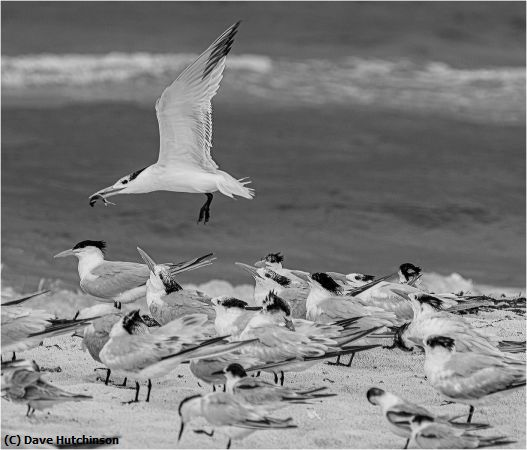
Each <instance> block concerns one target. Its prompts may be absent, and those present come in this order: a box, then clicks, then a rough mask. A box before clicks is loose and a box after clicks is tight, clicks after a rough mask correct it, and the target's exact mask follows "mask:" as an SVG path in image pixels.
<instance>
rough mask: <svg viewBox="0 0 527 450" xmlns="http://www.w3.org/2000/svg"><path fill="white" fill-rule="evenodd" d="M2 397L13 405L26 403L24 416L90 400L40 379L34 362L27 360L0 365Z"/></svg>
mask: <svg viewBox="0 0 527 450" xmlns="http://www.w3.org/2000/svg"><path fill="white" fill-rule="evenodd" d="M2 397H5V398H6V399H8V400H10V401H12V402H15V403H26V404H27V413H26V416H30V415H31V414H33V413H34V412H35V410H37V409H38V410H44V409H50V408H51V407H53V406H54V405H56V404H59V403H63V402H80V401H84V400H90V399H91V398H92V397H91V396H89V395H81V394H72V393H71V392H67V391H65V390H63V389H60V388H58V387H56V386H54V385H52V384H50V383H48V382H47V381H45V380H44V379H42V378H41V373H40V369H39V367H38V366H37V364H36V363H35V361H28V360H15V361H12V362H8V363H2Z"/></svg>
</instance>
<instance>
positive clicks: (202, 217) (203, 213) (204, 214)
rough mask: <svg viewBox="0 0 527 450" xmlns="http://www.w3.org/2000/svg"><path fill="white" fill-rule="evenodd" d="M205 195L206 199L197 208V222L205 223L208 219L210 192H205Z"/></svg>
mask: <svg viewBox="0 0 527 450" xmlns="http://www.w3.org/2000/svg"><path fill="white" fill-rule="evenodd" d="M205 195H206V196H207V201H206V202H205V204H204V205H203V206H202V207H201V209H200V210H199V217H198V223H200V222H201V221H203V224H206V223H207V222H208V221H209V219H210V204H211V203H212V198H213V197H212V194H205Z"/></svg>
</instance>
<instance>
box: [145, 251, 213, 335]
mask: <svg viewBox="0 0 527 450" xmlns="http://www.w3.org/2000/svg"><path fill="white" fill-rule="evenodd" d="M137 251H138V252H139V254H140V255H141V258H143V261H144V262H145V263H146V265H147V266H148V269H149V271H150V275H149V278H148V281H147V282H146V303H147V305H148V309H149V311H150V314H151V315H152V317H153V318H154V319H155V320H156V321H157V322H158V323H159V324H161V325H165V324H167V323H169V322H171V321H172V320H174V319H177V318H178V317H182V316H184V315H185V314H191V313H202V314H206V315H207V317H208V319H209V320H212V319H213V318H214V316H215V313H214V309H213V307H212V304H211V298H210V297H209V296H207V295H205V294H204V293H203V292H200V291H196V290H191V289H183V287H182V286H181V285H180V284H178V282H177V281H176V279H175V277H174V275H175V274H174V272H173V271H171V270H170V267H169V266H168V265H166V264H156V263H155V261H154V260H153V259H152V258H151V257H150V256H149V255H148V254H147V253H146V252H145V251H144V250H141V249H140V248H139V247H137ZM211 256H212V253H209V254H208V255H205V256H202V257H201V258H196V259H195V260H193V261H194V263H193V264H194V265H195V266H199V267H202V266H206V265H209V264H212V261H213V260H214V259H215V258H211Z"/></svg>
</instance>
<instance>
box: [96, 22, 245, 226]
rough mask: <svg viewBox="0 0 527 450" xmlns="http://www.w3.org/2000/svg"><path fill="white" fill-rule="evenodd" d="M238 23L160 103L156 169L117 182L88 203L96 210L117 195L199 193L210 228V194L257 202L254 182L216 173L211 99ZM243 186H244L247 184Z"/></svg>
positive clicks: (176, 82) (137, 172)
mask: <svg viewBox="0 0 527 450" xmlns="http://www.w3.org/2000/svg"><path fill="white" fill-rule="evenodd" d="M239 24H240V22H237V23H235V24H234V25H232V26H231V27H229V28H228V29H227V30H226V31H225V32H224V33H223V34H222V35H221V36H220V37H219V38H218V39H216V40H215V41H214V42H213V43H212V45H211V46H210V47H209V48H208V49H207V50H205V51H204V52H203V53H202V54H201V55H200V56H199V57H198V59H196V61H194V62H193V63H192V64H191V65H190V66H188V67H187V68H186V69H185V70H184V71H183V73H181V75H180V76H179V77H178V78H177V79H176V81H174V82H173V83H172V84H171V85H170V86H169V87H167V88H166V89H165V91H164V92H163V94H162V95H161V97H160V98H159V99H158V100H157V102H156V114H157V120H158V122H159V135H160V147H159V158H158V160H157V162H156V163H155V164H152V165H151V166H148V167H146V168H144V169H140V170H137V171H135V172H133V173H131V174H129V175H126V176H124V177H122V178H121V179H119V180H118V181H117V182H116V183H115V184H114V185H113V186H110V187H107V188H105V189H102V190H100V191H98V192H96V193H95V194H93V195H92V196H91V197H90V205H91V206H93V205H94V204H95V202H96V201H97V200H98V199H102V200H103V202H104V204H105V205H107V204H108V203H109V202H108V201H107V200H106V198H108V197H110V196H113V195H117V194H144V193H148V192H153V191H173V192H189V193H201V194H205V195H206V196H207V201H206V202H205V204H204V205H203V206H202V207H201V209H200V212H199V218H198V222H201V221H203V222H204V223H207V222H208V220H209V217H210V212H209V207H210V204H211V202H212V193H213V192H216V191H220V192H221V193H222V194H224V195H227V196H228V197H231V198H232V197H234V195H239V196H240V197H244V198H247V199H251V198H252V197H253V195H254V194H253V190H252V189H250V188H247V187H245V185H246V184H248V183H250V181H248V180H245V179H240V180H237V179H235V178H233V177H232V176H231V175H229V174H228V173H227V172H224V171H222V170H218V165H217V164H216V163H215V162H214V161H213V160H212V157H211V154H210V149H211V147H212V106H211V100H212V97H214V95H215V94H216V92H217V91H218V88H219V86H220V81H221V79H222V78H223V70H224V69H225V59H226V57H227V54H228V53H229V51H230V49H231V46H232V43H233V41H234V36H235V34H236V31H237V30H238V26H239ZM244 180H245V181H244Z"/></svg>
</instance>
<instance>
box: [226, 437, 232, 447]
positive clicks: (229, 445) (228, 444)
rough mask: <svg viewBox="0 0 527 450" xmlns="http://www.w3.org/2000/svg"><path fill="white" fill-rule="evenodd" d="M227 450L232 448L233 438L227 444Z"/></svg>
mask: <svg viewBox="0 0 527 450" xmlns="http://www.w3.org/2000/svg"><path fill="white" fill-rule="evenodd" d="M226 448H231V438H229V442H227V447H226Z"/></svg>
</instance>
